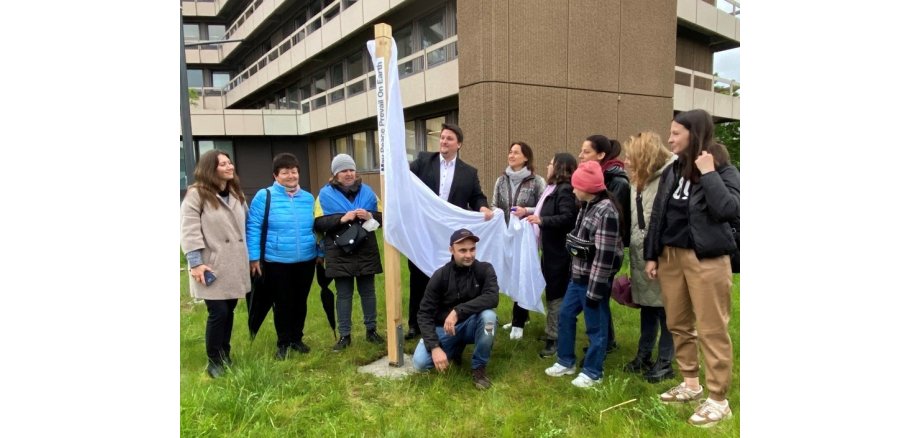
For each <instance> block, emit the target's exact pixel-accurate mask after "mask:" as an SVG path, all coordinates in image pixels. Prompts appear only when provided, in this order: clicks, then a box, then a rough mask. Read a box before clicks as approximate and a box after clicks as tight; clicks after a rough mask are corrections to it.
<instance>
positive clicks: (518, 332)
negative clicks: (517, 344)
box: [511, 327, 524, 341]
mask: <svg viewBox="0 0 920 438" xmlns="http://www.w3.org/2000/svg"><path fill="white" fill-rule="evenodd" d="M522 337H524V329H522V328H520V327H511V340H513V341H514V340H518V339H521V338H522Z"/></svg>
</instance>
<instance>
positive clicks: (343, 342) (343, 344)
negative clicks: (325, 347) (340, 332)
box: [332, 335, 351, 352]
mask: <svg viewBox="0 0 920 438" xmlns="http://www.w3.org/2000/svg"><path fill="white" fill-rule="evenodd" d="M349 345H351V335H345V336H342V337H341V338H339V341H338V342H336V343H335V345H333V346H332V351H336V352H338V351H342V350H344V349H346V348H348V346H349Z"/></svg>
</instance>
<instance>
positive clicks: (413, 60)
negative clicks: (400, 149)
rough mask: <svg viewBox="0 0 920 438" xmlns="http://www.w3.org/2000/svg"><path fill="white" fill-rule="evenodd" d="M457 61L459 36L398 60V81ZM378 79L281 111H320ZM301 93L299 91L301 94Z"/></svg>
mask: <svg viewBox="0 0 920 438" xmlns="http://www.w3.org/2000/svg"><path fill="white" fill-rule="evenodd" d="M454 59H457V36H456V35H454V36H452V37H450V38H447V39H445V40H443V41H440V42H438V43H437V44H432V45H431V46H429V47H427V48H425V49H423V50H419V51H417V52H415V53H411V54H409V55H407V56H404V57H402V58H399V60H398V61H397V68H398V70H399V78H400V79H402V78H405V77H409V76H412V75H414V74H416V73H421V72H423V71H425V70H428V69H430V68H433V67H436V66H438V65H441V64H444V63H445V62H448V61H452V60H454ZM375 81H376V75H375V73H374V72H373V71H371V72H368V73H365V74H363V75H361V76H358V77H356V78H353V79H351V80H349V81H346V82H345V83H343V84H340V85H337V86H335V87H332V88H330V89H328V90H326V91H324V92H322V93H317V94H315V95H313V96H309V97H307V98H303V99H301V100H300V104H299V105H298V103H297V101H296V99H293V101H290V100H289V101H288V102H287V104H286V105H285V104H282V105H280V108H281V109H298V108H299V109H300V111H301V112H304V113H307V112H310V110H317V109H320V108H322V107H324V106H326V105H330V104H333V103H336V102H339V101H342V100H345V99H347V98H349V97H352V96H356V95H358V94H361V93H364V92H366V91H367V90H372V89H374V87H375V85H376V84H375ZM298 93H299V91H298Z"/></svg>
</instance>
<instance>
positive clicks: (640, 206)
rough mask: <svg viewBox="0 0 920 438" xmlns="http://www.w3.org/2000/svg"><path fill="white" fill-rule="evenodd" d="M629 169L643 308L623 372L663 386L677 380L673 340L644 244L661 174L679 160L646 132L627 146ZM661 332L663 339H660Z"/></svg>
mask: <svg viewBox="0 0 920 438" xmlns="http://www.w3.org/2000/svg"><path fill="white" fill-rule="evenodd" d="M624 151H625V152H626V160H625V163H626V169H627V171H628V172H629V180H630V203H631V206H630V211H631V212H632V220H631V221H630V223H631V224H632V227H631V229H630V233H631V234H632V236H631V238H630V239H629V240H630V247H629V266H630V283H631V287H630V291H631V292H632V301H633V303H635V304H637V305H639V306H640V308H639V312H640V316H639V321H640V322H639V349H638V352H637V353H636V357H635V359H633V360H632V361H631V362H629V363H627V364H626V366H624V367H623V370H624V371H626V372H630V373H643V374H644V375H645V376H644V377H645V379H646V380H648V381H649V382H653V383H654V382H660V381H661V380H664V379H670V378H673V377H674V370H673V369H672V368H671V361H672V360H673V359H674V339H673V337H672V336H671V332H670V331H668V326H667V323H666V319H665V311H664V304H662V303H661V287H660V286H659V284H658V282H657V281H652V280H649V279H648V278H646V277H645V257H644V256H645V253H644V247H643V243H644V241H645V235H646V233H647V232H648V223H649V221H650V220H651V216H652V204H653V203H654V201H655V195H656V194H657V193H658V183H659V181H661V173H662V172H663V171H664V170H665V169H666V168H667V167H668V165H670V164H671V163H672V162H674V160H676V159H677V156H675V155H674V154H673V153H671V151H669V150H668V148H667V147H665V145H664V144H663V143H662V142H661V137H659V136H658V134H656V133H654V132H651V131H646V132H641V133H639V134H638V135H636V136H631V137H629V140H628V141H626V144H625V145H624ZM659 329H660V332H661V337H660V338H659V336H658V333H659ZM656 339H658V360H657V361H653V360H652V350H654V349H655V340H656Z"/></svg>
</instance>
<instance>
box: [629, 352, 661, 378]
mask: <svg viewBox="0 0 920 438" xmlns="http://www.w3.org/2000/svg"><path fill="white" fill-rule="evenodd" d="M654 365H655V363H654V362H652V355H651V354H649V355H647V356H646V355H642V354H638V355H636V357H635V358H634V359H633V360H631V361H630V362H629V363H627V364H626V365H624V366H623V371H625V372H627V373H636V374H644V373H646V372H648V370H650V369H652V367H653V366H654Z"/></svg>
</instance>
